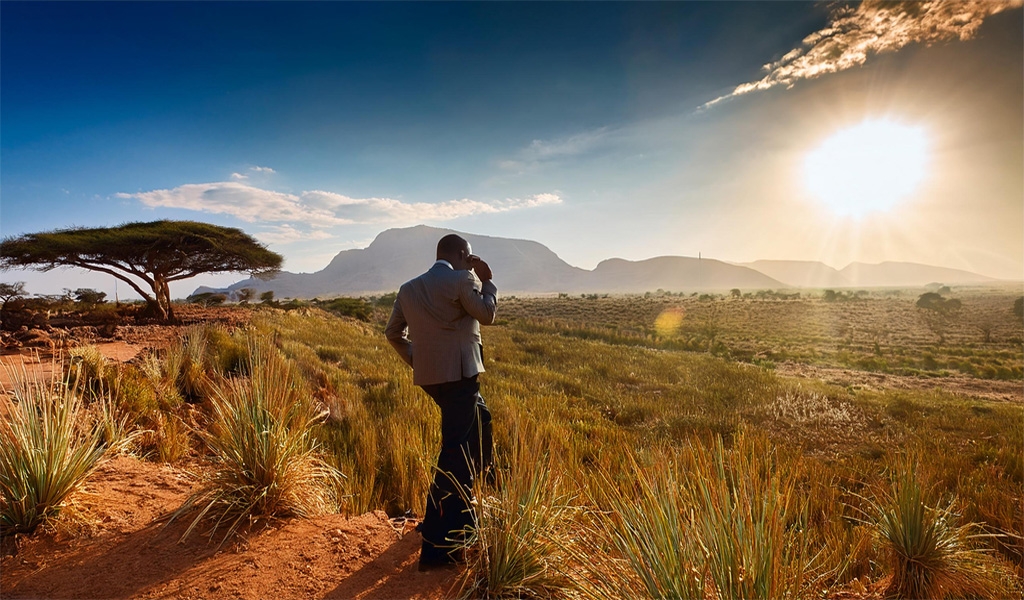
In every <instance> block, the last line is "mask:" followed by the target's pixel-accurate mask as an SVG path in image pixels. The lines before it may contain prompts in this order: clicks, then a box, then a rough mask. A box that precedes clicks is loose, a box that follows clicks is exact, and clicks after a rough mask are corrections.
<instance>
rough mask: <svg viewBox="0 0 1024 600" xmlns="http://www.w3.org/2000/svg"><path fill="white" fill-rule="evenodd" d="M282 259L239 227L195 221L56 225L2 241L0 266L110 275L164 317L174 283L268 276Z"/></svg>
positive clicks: (166, 313) (168, 309) (167, 309)
mask: <svg viewBox="0 0 1024 600" xmlns="http://www.w3.org/2000/svg"><path fill="white" fill-rule="evenodd" d="M282 260H283V258H282V257H281V255H280V254H277V253H276V252H271V251H270V250H268V249H267V248H266V247H265V246H264V245H263V244H261V243H259V242H257V241H256V240H255V239H253V238H252V237H251V236H250V235H249V234H247V233H245V232H244V231H242V230H241V229H235V228H232V227H221V226H219V225H212V224H210V223H199V222H196V221H167V220H164V221H152V222H148V223H126V224H124V225H120V226H117V227H99V228H92V229H86V228H69V229H58V230H54V231H47V232H42V233H30V234H25V235H21V236H16V237H9V238H6V239H4V240H3V241H2V242H0V268H3V269H11V268H18V267H20V268H32V269H36V270H38V271H49V270H51V269H55V268H58V267H78V268H81V269H88V270H90V271H97V272H100V273H106V274H108V275H112V276H114V277H117V278H118V279H120V280H122V281H124V282H125V283H127V284H128V285H130V286H131V287H132V289H134V290H135V291H136V292H137V293H138V294H139V295H141V296H142V297H143V298H144V299H145V300H146V302H147V303H148V304H149V308H150V311H151V313H152V314H153V315H154V316H157V317H159V318H161V319H164V320H167V319H170V318H172V317H173V313H172V310H171V295H170V288H169V284H170V283H171V282H172V281H179V280H181V279H188V278H189V277H193V276H195V275H199V274H201V273H219V272H249V273H251V274H252V275H254V276H266V275H270V274H273V273H274V272H276V271H277V270H279V269H280V268H281V263H282ZM143 284H145V286H148V287H149V288H150V290H151V292H149V291H146V290H145V289H144V285H143Z"/></svg>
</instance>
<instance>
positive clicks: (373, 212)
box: [116, 181, 562, 243]
mask: <svg viewBox="0 0 1024 600" xmlns="http://www.w3.org/2000/svg"><path fill="white" fill-rule="evenodd" d="M116 197H118V198H124V199H129V198H131V199H135V200H138V201H139V202H141V203H142V204H144V205H145V206H148V207H150V208H177V209H184V210H194V211H199V212H206V213H211V214H224V215H230V216H233V217H235V218H238V219H241V220H242V221H245V222H248V223H281V224H283V225H279V226H274V227H271V228H269V229H267V230H266V231H265V232H264V234H263V235H262V236H261V237H262V239H264V240H266V241H273V242H274V243H289V242H291V241H297V240H299V239H325V237H323V236H322V235H321V234H322V233H323V232H319V233H317V232H311V231H305V230H304V229H298V228H296V227H295V226H296V225H304V226H305V227H306V228H311V229H314V230H315V229H324V228H328V227H334V226H338V225H352V224H378V223H393V224H416V223H422V222H429V221H434V222H436V221H450V220H453V219H458V218H460V217H467V216H471V215H482V214H496V213H504V212H509V211H514V210H522V209H527V208H536V207H539V206H546V205H552V204H559V203H561V202H562V199H561V197H560V196H559V195H558V194H554V193H543V194H535V195H533V196H528V197H526V198H507V199H505V200H499V201H495V202H490V203H488V202H481V201H479V200H471V199H469V198H462V199H458V200H447V201H444V202H436V203H430V202H403V201H401V200H395V199H392V198H351V197H349V196H345V195H343V194H337V193H334V192H328V191H323V190H312V191H305V192H302V193H301V194H300V195H294V194H287V193H283V192H275V191H272V190H264V189H261V188H257V187H254V186H251V185H246V184H244V183H239V182H236V181H221V182H214V183H193V184H186V185H182V186H178V187H176V188H173V189H169V190H152V191H149V192H137V193H134V194H125V193H119V194H116ZM311 235H315V236H320V237H312V238H311V237H309V236H311Z"/></svg>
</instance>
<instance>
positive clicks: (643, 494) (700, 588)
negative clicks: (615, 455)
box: [577, 456, 706, 600]
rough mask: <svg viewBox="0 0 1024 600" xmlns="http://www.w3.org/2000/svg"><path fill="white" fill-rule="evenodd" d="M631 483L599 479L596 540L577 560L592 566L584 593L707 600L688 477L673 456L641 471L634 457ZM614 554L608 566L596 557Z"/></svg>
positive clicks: (586, 578) (588, 545)
mask: <svg viewBox="0 0 1024 600" xmlns="http://www.w3.org/2000/svg"><path fill="white" fill-rule="evenodd" d="M629 471H631V472H632V473H633V478H632V479H633V481H632V482H631V484H630V483H625V484H624V483H615V482H613V481H612V479H611V478H610V477H608V476H607V475H606V476H602V477H598V479H599V480H600V484H599V485H598V486H592V487H594V488H595V489H597V490H598V491H597V494H598V495H599V496H600V497H599V498H597V499H596V501H597V504H598V505H599V506H601V508H602V510H599V511H597V512H596V531H597V537H596V539H595V540H594V541H593V542H592V543H590V544H587V545H586V546H584V548H586V549H585V551H584V555H581V556H578V557H577V559H578V561H579V562H580V563H581V564H584V565H589V569H588V571H587V572H586V573H585V574H584V576H583V578H582V580H581V581H582V583H583V585H582V588H583V590H584V592H585V594H586V595H587V596H588V597H591V598H595V599H596V598H602V599H603V598H615V597H636V598H642V597H644V598H679V599H680V600H687V599H691V598H693V599H699V598H703V597H704V588H705V585H704V577H705V575H706V573H705V572H704V568H703V563H704V555H703V552H702V551H701V547H700V543H699V540H698V539H697V536H696V530H695V528H694V524H693V514H692V511H691V510H689V507H688V506H687V503H686V499H685V496H684V494H683V486H684V481H685V479H686V477H687V474H686V473H685V472H684V471H683V470H682V469H681V468H680V467H679V465H678V463H677V462H676V461H674V460H672V458H671V457H670V456H661V457H659V460H658V461H657V462H656V464H655V465H651V466H641V465H640V464H639V463H638V462H637V461H636V458H635V457H634V459H633V462H632V464H631V465H630V467H629ZM602 547H608V548H610V549H612V550H613V554H612V555H611V556H612V558H611V559H610V560H597V561H595V560H594V559H595V557H598V556H602V555H603V554H606V553H604V552H602V551H601V548H602Z"/></svg>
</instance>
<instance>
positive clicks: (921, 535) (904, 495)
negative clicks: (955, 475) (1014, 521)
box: [870, 461, 1020, 600]
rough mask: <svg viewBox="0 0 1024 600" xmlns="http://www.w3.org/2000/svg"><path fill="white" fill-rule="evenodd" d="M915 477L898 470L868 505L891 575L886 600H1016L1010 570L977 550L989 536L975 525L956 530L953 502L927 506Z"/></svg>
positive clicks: (905, 466) (909, 468) (907, 468)
mask: <svg viewBox="0 0 1024 600" xmlns="http://www.w3.org/2000/svg"><path fill="white" fill-rule="evenodd" d="M915 471H916V469H915V468H914V467H913V465H912V463H911V462H909V461H904V462H903V463H901V464H899V465H898V466H897V467H896V469H895V476H894V480H893V483H892V488H891V490H890V491H889V492H888V493H886V494H883V495H882V497H881V499H879V500H872V501H870V505H871V510H872V511H873V512H874V513H875V514H874V517H875V524H876V527H877V531H878V536H879V539H880V541H881V543H882V546H883V548H884V551H885V553H886V554H887V555H888V567H889V569H890V571H891V579H890V581H889V585H888V587H887V588H886V596H888V597H891V598H917V599H928V600H930V599H939V598H948V597H965V596H966V597H972V598H1007V597H1010V596H1011V595H1013V593H1014V592H1016V593H1018V594H1019V593H1020V589H1019V588H1018V589H1015V587H1016V586H1015V585H1014V583H1013V576H1012V574H1011V573H1010V571H1009V569H1008V568H1007V567H1005V566H1004V565H1003V564H1002V563H1000V562H999V561H998V560H996V559H994V558H993V556H992V555H991V554H990V553H989V552H987V551H985V550H983V549H982V548H981V547H980V544H979V542H980V540H981V539H982V538H984V537H991V536H990V535H987V534H984V533H983V532H981V530H980V528H979V526H978V525H977V524H975V523H969V524H966V525H958V524H957V521H958V520H959V519H958V516H957V515H956V514H955V513H954V512H953V510H952V508H953V502H952V501H951V502H950V503H949V504H948V505H947V506H945V507H941V506H939V507H934V508H933V507H929V506H926V504H925V499H926V498H925V496H926V491H925V490H924V489H923V488H922V485H921V483H920V481H919V480H918V477H917V476H916V473H915Z"/></svg>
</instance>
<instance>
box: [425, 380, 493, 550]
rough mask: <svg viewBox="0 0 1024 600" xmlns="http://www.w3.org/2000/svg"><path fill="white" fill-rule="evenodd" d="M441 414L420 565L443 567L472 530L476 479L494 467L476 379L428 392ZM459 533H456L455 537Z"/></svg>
mask: <svg viewBox="0 0 1024 600" xmlns="http://www.w3.org/2000/svg"><path fill="white" fill-rule="evenodd" d="M423 391H425V392H426V393H427V394H429V395H430V397H431V398H433V399H434V402H436V403H437V406H438V407H439V408H440V409H441V453H440V455H439V456H438V457H437V470H436V471H435V472H434V481H433V483H432V484H431V486H430V493H429V494H428V495H427V512H426V514H425V515H424V516H423V525H422V532H423V549H422V551H421V554H420V560H427V561H440V560H446V559H447V558H448V551H449V550H450V549H451V548H452V547H453V546H455V545H457V543H454V542H453V541H452V540H458V539H459V537H460V536H459V532H461V531H462V530H463V529H465V528H466V527H469V526H471V525H472V524H473V513H472V510H471V509H470V507H469V504H468V502H467V500H469V499H470V498H472V494H473V491H472V490H473V479H474V475H477V476H479V475H482V474H483V473H485V471H487V469H489V468H490V466H491V449H492V441H491V413H490V411H489V410H487V405H486V404H484V399H483V397H482V396H481V395H480V384H479V383H478V382H477V380H476V377H475V376H474V377H467V378H463V379H461V380H459V381H450V382H448V383H440V384H434V385H425V386H423ZM452 532H456V533H452Z"/></svg>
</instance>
